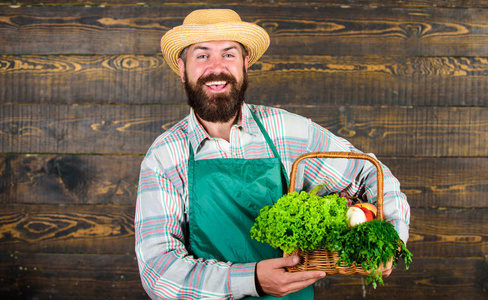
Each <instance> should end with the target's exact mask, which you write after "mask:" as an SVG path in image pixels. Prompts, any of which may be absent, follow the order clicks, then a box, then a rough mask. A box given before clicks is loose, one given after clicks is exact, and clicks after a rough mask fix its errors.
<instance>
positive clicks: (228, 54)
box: [224, 53, 234, 58]
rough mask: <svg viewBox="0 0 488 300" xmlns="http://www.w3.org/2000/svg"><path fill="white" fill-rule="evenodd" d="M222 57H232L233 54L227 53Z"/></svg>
mask: <svg viewBox="0 0 488 300" xmlns="http://www.w3.org/2000/svg"><path fill="white" fill-rule="evenodd" d="M224 57H227V58H232V57H234V54H230V53H227V54H224Z"/></svg>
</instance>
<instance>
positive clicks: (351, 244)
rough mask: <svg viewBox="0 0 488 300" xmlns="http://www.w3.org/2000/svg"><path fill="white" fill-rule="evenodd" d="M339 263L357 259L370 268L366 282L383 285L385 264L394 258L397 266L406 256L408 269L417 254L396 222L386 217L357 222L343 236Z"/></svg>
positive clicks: (347, 262) (362, 265)
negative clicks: (403, 240)
mask: <svg viewBox="0 0 488 300" xmlns="http://www.w3.org/2000/svg"><path fill="white" fill-rule="evenodd" d="M339 256H340V257H339V261H338V262H337V263H338V264H339V263H344V264H345V265H347V266H351V265H352V264H353V263H355V262H357V263H359V264H361V267H362V268H363V269H364V270H365V271H369V274H368V276H367V277H366V284H370V283H371V284H372V285H373V287H374V288H376V286H377V284H378V283H379V284H381V285H383V277H382V273H381V268H382V267H383V266H386V265H387V263H388V262H389V261H390V260H392V259H393V266H396V265H397V263H398V261H399V259H400V258H403V260H404V261H405V267H406V269H408V267H409V265H410V263H411V262H412V258H413V255H412V253H411V252H410V251H409V250H408V249H407V247H406V246H405V244H404V243H403V242H402V240H401V239H400V237H399V236H398V233H397V232H396V230H395V228H394V227H393V225H391V224H390V223H388V222H386V221H383V220H371V221H369V222H364V223H362V224H359V225H357V226H354V227H353V228H352V229H351V230H349V231H348V232H347V233H346V234H345V235H344V236H343V240H342V247H341V249H340V250H339Z"/></svg>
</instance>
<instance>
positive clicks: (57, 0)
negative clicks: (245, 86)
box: [0, 0, 488, 8]
mask: <svg viewBox="0 0 488 300" xmlns="http://www.w3.org/2000/svg"><path fill="white" fill-rule="evenodd" d="M243 2H244V1H239V0H234V1H223V0H206V1H198V0H179V1H175V0H148V1H144V2H138V1H134V0H27V1H19V0H10V1H9V0H1V1H0V5H12V6H16V5H23V6H26V5H86V6H98V5H101V6H103V5H138V6H142V5H146V6H158V5H168V4H175V3H178V4H185V5H212V6H214V5H241V4H242V3H243ZM245 4H246V5H249V6H260V5H270V6H290V5H293V6H314V7H315V6H332V7H364V6H366V7H369V6H371V7H391V6H393V7H465V8H468V7H480V8H482V7H488V2H487V1H486V0H465V1H462V0H445V1H444V0H410V1H402V0H382V1H378V0H376V1H368V0H347V1H343V0H314V1H300V0H246V1H245Z"/></svg>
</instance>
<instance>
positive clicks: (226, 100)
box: [185, 71, 248, 123]
mask: <svg viewBox="0 0 488 300" xmlns="http://www.w3.org/2000/svg"><path fill="white" fill-rule="evenodd" d="M185 78H188V76H187V75H186V73H185ZM210 81H226V82H227V84H230V85H231V90H230V93H225V94H218V95H208V94H207V93H206V92H205V90H204V89H205V88H206V87H205V82H210ZM237 84H238V83H237V80H236V79H235V77H234V76H232V75H228V74H217V75H216V74H210V75H208V76H205V77H200V78H199V79H198V80H197V83H196V84H195V85H193V84H191V83H189V82H188V79H187V80H185V90H186V95H187V96H188V105H190V107H191V108H193V110H194V111H195V113H196V114H197V116H198V117H200V118H202V119H203V120H205V121H208V122H213V123H225V122H228V121H230V120H231V119H232V118H233V117H235V116H236V115H237V113H238V112H239V111H240V109H241V106H242V103H244V94H245V92H246V89H247V85H248V81H247V73H246V72H245V71H244V77H243V80H242V83H241V84H240V86H238V85H237Z"/></svg>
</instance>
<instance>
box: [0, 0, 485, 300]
mask: <svg viewBox="0 0 488 300" xmlns="http://www.w3.org/2000/svg"><path fill="white" fill-rule="evenodd" d="M202 7H226V8H233V9H234V10H236V11H238V12H239V13H240V14H241V16H242V17H243V19H245V20H246V21H251V22H255V23H257V24H259V25H261V26H263V27H264V28H265V29H266V30H267V31H268V32H269V34H270V36H271V46H270V48H269V50H268V52H267V53H266V54H265V55H264V57H263V58H262V59H261V60H260V61H259V62H258V63H257V64H256V65H254V66H253V67H252V68H251V70H250V81H251V85H250V89H249V92H248V98H247V99H248V102H252V103H256V104H265V105H273V106H280V107H283V108H286V109H288V110H290V111H293V112H296V113H299V114H302V115H305V116H307V117H310V118H312V119H313V120H314V121H316V122H318V123H319V124H321V125H323V126H325V127H327V128H329V129H330V130H331V131H332V132H334V133H336V134H338V135H340V136H343V137H345V138H347V139H348V140H350V141H351V142H352V143H353V144H354V145H356V146H357V147H358V148H360V149H362V150H363V151H366V152H373V153H376V154H377V156H378V157H379V158H380V159H381V160H382V161H383V162H384V163H385V164H387V165H388V166H389V167H390V168H391V169H392V171H393V173H394V174H395V175H396V176H397V177H398V178H399V180H400V181H401V183H402V186H403V190H404V192H405V193H406V194H407V196H408V198H409V201H410V203H411V206H412V219H411V238H410V241H409V243H408V247H409V248H410V249H411V250H412V252H413V253H414V255H415V258H414V262H413V263H412V265H411V268H410V270H409V271H404V270H402V269H401V268H399V269H397V270H395V271H394V273H393V274H392V276H390V277H389V278H387V279H386V285H385V286H382V287H379V288H377V289H376V290H374V289H372V288H371V287H370V286H364V285H363V283H364V280H363V278H361V277H354V276H353V277H341V276H331V277H328V278H325V279H324V280H322V281H320V282H319V283H317V284H316V285H315V288H316V299H345V298H349V299H359V298H368V299H391V298H394V299H487V298H488V264H487V258H488V201H487V198H488V176H487V174H488V155H487V145H488V130H487V129H488V106H487V103H488V1H486V0H465V1H461V0H425V1H424V0H418V1H400V0H385V1H378V0H376V1H365V0H315V1H301V0H283V1H281V0H275V1H271V0H269V1H265V0H262V1H258V0H246V1H236V0H231V1H219V0H211V1H205V2H204V1H196V0H186V1H179V2H176V1H171V0H160V1H159V0H149V1H146V2H144V3H139V2H137V1H131V0H46V1H41V0H26V1H15V0H12V1H8V0H0V298H2V299H146V298H147V297H146V295H145V293H144V291H143V289H142V287H141V284H140V280H139V274H138V270H137V264H136V260H135V255H134V236H133V235H134V230H133V216H134V204H135V199H136V192H137V179H138V171H139V165H140V162H141V160H142V156H143V155H144V154H145V152H146V150H147V148H148V147H149V145H150V144H151V143H152V141H153V140H154V138H155V137H156V136H158V135H159V134H160V133H162V132H163V131H164V130H166V129H167V128H169V127H170V126H171V125H172V124H174V123H175V122H176V121H178V120H179V119H181V118H182V117H184V116H185V115H186V114H187V113H188V108H187V106H186V100H185V95H184V90H183V87H182V86H181V83H180V81H179V79H178V77H177V76H175V75H174V74H173V73H172V71H171V70H170V69H169V68H168V67H167V66H166V64H165V62H164V60H163V58H162V56H161V55H160V52H159V40H160V38H161V36H162V35H163V33H164V32H165V31H167V30H168V29H169V28H172V27H173V26H176V25H179V24H181V22H182V20H183V18H184V17H185V16H186V15H187V14H188V13H189V12H190V11H192V10H194V9H196V8H202Z"/></svg>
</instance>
